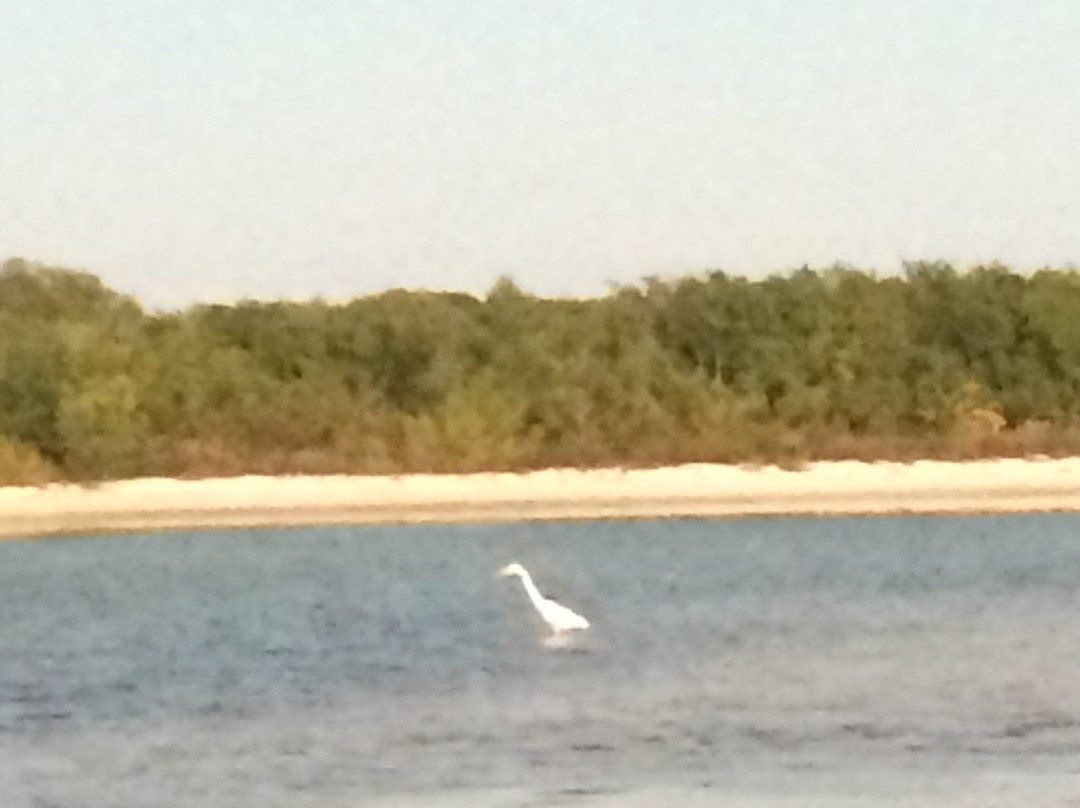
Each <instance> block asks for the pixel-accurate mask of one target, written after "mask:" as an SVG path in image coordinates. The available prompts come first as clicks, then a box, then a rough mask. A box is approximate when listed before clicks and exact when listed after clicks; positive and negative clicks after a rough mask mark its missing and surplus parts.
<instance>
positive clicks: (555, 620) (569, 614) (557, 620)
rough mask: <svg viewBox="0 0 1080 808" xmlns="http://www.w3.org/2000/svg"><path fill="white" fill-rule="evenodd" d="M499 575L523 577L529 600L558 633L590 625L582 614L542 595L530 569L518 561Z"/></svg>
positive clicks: (578, 629) (503, 569)
mask: <svg viewBox="0 0 1080 808" xmlns="http://www.w3.org/2000/svg"><path fill="white" fill-rule="evenodd" d="M499 575H502V576H504V577H505V576H507V575H516V576H518V577H519V578H520V579H521V585H522V586H524V587H525V594H527V595H528V596H529V600H531V601H532V605H533V606H535V607H536V611H538V612H539V613H540V616H541V617H542V618H543V619H544V622H545V623H547V624H548V625H549V626H551V630H552V631H553V632H554V633H555V634H556V635H558V634H562V633H563V632H564V631H580V630H582V629H586V628H588V627H589V621H588V620H586V619H585V618H584V617H582V616H581V615H580V614H578V613H577V612H575V611H573V610H571V609H568V608H566V607H565V606H563V605H562V604H561V603H556V602H555V601H553V600H551V598H545V597H544V596H543V595H541V594H540V590H539V589H537V588H536V584H534V583H533V579H532V576H531V575H529V571H528V570H527V569H525V568H524V567H523V566H521V565H520V564H518V563H517V562H515V563H513V564H507V565H506V566H505V567H503V568H502V569H501V570H499Z"/></svg>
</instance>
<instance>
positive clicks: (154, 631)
mask: <svg viewBox="0 0 1080 808" xmlns="http://www.w3.org/2000/svg"><path fill="white" fill-rule="evenodd" d="M1078 537H1080V518H1077V517H1073V516H1039V517H1031V516H1029V517H1011V518H966V519H926V518H907V519H828V520H825V519H822V520H810V519H790V520H779V519H778V520H745V521H731V522H709V521H677V522H645V523H631V524H622V523H593V524H546V525H542V524H519V525H503V526H490V527H429V528H355V529H342V528H333V529H322V530H299V531H287V532H277V533H272V532H271V533H259V532H251V533H221V534H198V535H182V534H181V535H176V534H172V535H157V536H143V537H125V538H111V539H104V538H103V539H78V540H70V541H66V540H55V541H45V542H27V543H14V544H6V545H0V591H2V592H3V596H4V599H3V608H4V617H3V620H2V621H0V658H2V659H3V664H2V665H0V794H3V795H12V796H10V797H6V798H5V800H4V801H3V805H5V806H13V808H20V806H23V805H26V806H34V807H35V808H40V806H58V807H62V808H66V807H67V806H80V807H84V806H95V807H96V806H142V805H154V806H190V805H199V806H209V807H210V808H214V807H215V806H248V805H250V806H259V808H267V807H268V806H295V805H311V806H319V808H335V806H355V805H390V806H402V807H404V806H435V805H439V806H454V805H460V806H466V805H468V806H483V805H491V806H496V805H498V806H504V808H505V807H508V806H539V805H579V804H580V805H620V806H626V805H629V806H645V805H670V804H673V803H678V804H680V805H681V806H682V808H689V806H693V805H697V804H700V805H715V804H719V803H720V802H722V803H723V804H727V805H741V806H792V808H794V806H800V808H805V806H813V805H822V806H826V805H827V806H844V805H851V806H856V805H857V806H883V805H890V806H892V805H907V804H918V805H926V804H933V805H957V806H959V805H972V806H974V805H978V806H981V807H982V808H985V807H986V806H994V805H1003V806H1004V805H1009V806H1012V805H1017V806H1019V805H1025V806H1027V805H1034V804H1038V805H1043V806H1055V805H1073V806H1076V805H1080V673H1078V671H1080V667H1078V665H1077V660H1078V659H1080V598H1078V597H1077V590H1078V589H1080V538H1078ZM510 559H519V560H521V561H522V562H523V563H524V564H525V565H526V566H527V567H528V568H529V569H530V570H531V571H532V572H533V573H534V574H535V575H536V578H537V581H538V583H539V584H540V586H541V587H542V589H543V590H544V591H545V594H547V595H549V596H551V597H554V598H555V599H556V600H559V601H560V602H563V603H570V604H573V605H574V607H575V609H580V611H581V612H582V613H583V614H586V615H587V616H588V617H589V620H590V622H591V623H592V627H591V628H590V629H589V630H588V631H586V632H582V633H577V634H568V635H565V636H564V637H560V638H558V639H553V638H550V637H548V632H547V630H546V628H545V626H544V625H543V623H542V622H541V621H540V619H539V618H538V616H537V615H536V613H535V612H534V611H533V610H532V608H531V607H530V605H529V603H528V601H527V600H525V598H524V597H523V596H522V593H521V591H520V587H517V586H513V587H511V586H508V585H506V581H504V580H499V579H497V578H496V576H495V572H496V571H497V570H498V569H499V568H500V567H501V566H502V565H503V564H505V563H506V562H507V561H508V560H510ZM515 584H516V582H515ZM1033 800H1034V801H1033ZM1070 800H1071V802H1070Z"/></svg>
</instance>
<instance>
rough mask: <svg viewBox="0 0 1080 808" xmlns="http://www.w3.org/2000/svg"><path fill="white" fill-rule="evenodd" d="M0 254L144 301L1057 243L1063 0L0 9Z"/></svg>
mask: <svg viewBox="0 0 1080 808" xmlns="http://www.w3.org/2000/svg"><path fill="white" fill-rule="evenodd" d="M0 19H2V20H3V24H2V25H0V179H2V184H0V257H8V256H13V255H20V256H24V257H27V258H31V259H38V260H42V261H45V262H49V263H58V264H63V265H67V266H73V267H80V268H85V269H89V270H91V271H93V272H96V273H98V274H99V275H101V276H102V277H103V278H104V279H105V280H106V281H107V282H108V283H110V284H111V285H113V286H115V287H116V288H118V289H120V290H122V291H125V292H130V293H133V294H136V295H137V296H139V297H140V298H142V299H143V300H144V301H145V302H146V303H147V304H149V305H151V306H168V307H172V306H177V305H184V304H187V303H189V302H192V301H195V300H201V301H212V300H213V301H218V300H220V301H228V300H234V299H236V298H239V297H243V296H251V297H262V298H276V297H290V298H297V297H300V298H302V297H309V296H313V295H323V296H326V297H330V298H334V299H340V298H345V297H350V296H353V295H356V294H366V293H369V292H373V291H378V290H382V289H386V288H390V287H394V286H408V287H427V288H438V289H461V290H465V291H470V292H478V293H482V292H484V291H485V290H487V289H488V288H489V287H490V285H491V284H492V282H493V281H494V280H495V279H496V278H497V277H498V276H499V275H501V274H509V275H511V276H512V277H514V278H515V279H516V280H517V281H518V282H519V283H520V284H521V285H522V286H524V287H525V288H527V289H530V290H532V291H535V292H539V293H542V294H560V295H565V294H571V295H587V294H595V293H601V292H603V291H604V290H605V289H606V288H607V286H606V285H607V283H608V282H611V281H615V282H633V281H637V280H639V279H641V278H642V277H643V276H646V275H651V274H659V275H661V276H668V275H673V274H681V273H684V272H691V271H702V270H708V269H715V268H722V269H726V270H728V271H732V272H737V273H745V274H749V275H752V276H760V275H763V274H767V273H769V272H773V271H780V270H786V269H790V268H792V267H794V266H798V265H801V264H803V263H810V264H811V265H825V264H830V263H832V262H834V261H845V262H848V263H852V264H855V265H857V266H860V267H863V268H867V269H876V270H878V271H881V272H892V271H896V270H898V269H899V265H900V261H901V260H903V259H936V258H944V259H947V260H951V261H954V262H956V263H958V264H960V265H967V264H970V263H974V262H980V261H990V260H994V259H1000V260H1002V261H1005V262H1006V263H1010V264H1012V265H1014V266H1016V267H1017V268H1021V269H1029V268H1033V267H1036V266H1039V265H1043V264H1052V265H1057V266H1062V265H1065V264H1068V263H1074V262H1075V263H1080V132H1078V131H1077V127H1078V123H1080V4H1077V3H1066V2H1060V0H1055V1H1053V2H1051V1H1050V0H982V1H981V2H972V1H971V0H945V1H944V2H943V1H942V0H905V1H904V2H897V1H896V0H890V2H877V1H876V0H817V2H812V3H811V2H806V0H726V1H725V0H670V1H669V2H665V3H660V2H655V0H654V1H653V2H646V1H645V0H619V1H618V2H609V1H608V0H573V1H572V2H570V1H568V0H531V2H518V0H490V1H489V2H482V3H481V2H469V1H468V0H387V1H386V2H383V0H367V1H366V2H365V0H353V2H346V0H34V2H28V1H27V0H0Z"/></svg>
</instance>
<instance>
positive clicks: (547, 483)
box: [0, 459, 1080, 538]
mask: <svg viewBox="0 0 1080 808" xmlns="http://www.w3.org/2000/svg"><path fill="white" fill-rule="evenodd" d="M1036 511H1080V459H1068V460H993V461H978V462H971V463H941V462H931V461H921V462H917V463H911V464H900V463H873V464H868V463H857V462H836V463H815V464H811V465H809V466H808V467H806V468H805V469H803V470H799V471H785V470H782V469H778V468H773V467H768V468H744V467H735V466H722V465H703V464H699V465H686V466H677V467H671V468H659V469H647V470H631V471H622V470H617V469H603V470H593V471H578V470H548V471H538V472H532V473H528V474H472V475H430V474H418V475H405V476H400V477H348V476H327V477H254V476H252V477H234V478H225V479H208V480H167V479H140V480H127V481H123V482H114V483H105V484H102V485H99V486H94V487H80V486H72V485H49V486H44V487H40V488H32V487H26V488H22V487H10V488H0V536H2V537H9V538H10V537H22V536H36V535H48V534H62V533H85V532H114V531H142V530H146V531H151V530H176V529H195V528H234V527H235V528H240V527H277V526H299V525H316V524H408V523H431V522H443V523H448V522H500V521H512V520H520V519H649V518H666V517H737V516H753V515H780V514H786V515H807V514H812V515H841V514H900V513H906V514H919V513H923V514H926V513H1009V512H1036Z"/></svg>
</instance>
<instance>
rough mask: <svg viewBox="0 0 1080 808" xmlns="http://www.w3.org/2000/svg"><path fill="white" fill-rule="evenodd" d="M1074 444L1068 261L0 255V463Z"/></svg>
mask: <svg viewBox="0 0 1080 808" xmlns="http://www.w3.org/2000/svg"><path fill="white" fill-rule="evenodd" d="M1077 451H1080V274H1078V273H1077V272H1075V271H1062V270H1043V271H1040V272H1036V273H1034V274H1031V275H1021V274H1018V273H1014V272H1011V271H1009V270H1008V269H1007V268H1005V267H1002V266H999V265H990V266H980V267H974V268H972V269H969V270H967V271H958V270H956V269H954V268H953V267H951V266H948V265H946V264H940V263H936V264H928V263H919V264H910V265H908V266H906V267H905V272H904V274H903V275H902V276H899V277H884V278H879V277H877V276H875V275H873V274H871V273H866V272H861V271H858V270H855V269H851V268H847V267H833V268H828V269H824V270H820V271H815V270H811V269H809V268H805V267H804V268H803V269H800V270H798V271H795V272H793V273H790V274H787V275H782V276H781V275H777V276H772V277H769V278H765V279H763V280H760V281H751V280H748V279H745V278H739V277H732V276H729V275H726V274H724V273H721V272H714V273H710V274H706V275H703V276H692V277H683V278H675V279H672V280H667V281H662V280H658V279H649V280H647V281H645V282H644V283H642V284H640V285H637V286H628V287H623V288H617V289H614V290H612V292H611V293H610V294H609V295H607V296H605V297H603V298H599V299H594V300H552V299H543V298H538V297H535V296H532V295H530V294H528V293H527V292H524V291H523V290H521V289H519V288H518V287H517V286H515V285H514V284H513V282H512V281H510V280H509V279H505V278H504V279H501V280H500V281H499V282H498V283H497V284H496V285H495V286H494V287H493V288H492V290H491V292H490V293H489V294H488V295H487V296H486V297H485V298H483V299H477V298H474V297H471V296H468V295H463V294H444V293H433V292H407V291H402V290H395V291H391V292H387V293H384V294H380V295H375V296H371V297H366V298H358V299H356V300H353V301H350V302H348V303H346V304H343V305H329V304H326V303H323V302H320V301H312V302H308V303H256V302H250V301H248V302H243V303H240V304H237V305H235V306H194V307H192V308H189V309H187V310H185V311H182V312H174V313H147V312H144V311H143V310H142V309H141V308H140V307H139V305H138V304H137V303H136V302H135V301H134V300H133V299H131V298H130V297H127V296H124V295H121V294H119V293H117V292H115V291H113V290H111V289H109V288H108V287H106V286H105V285H104V284H103V283H101V281H100V280H99V279H97V278H96V277H94V276H92V275H89V274H86V273H81V272H75V271H71V270H64V269H56V268H51V267H44V266H38V265H33V264H29V263H27V262H25V261H22V260H18V259H16V260H12V261H8V262H7V263H5V264H4V265H3V268H2V269H0V482H3V483H27V482H43V481H48V480H52V479H65V478H66V479H80V480H88V479H104V478H115V477H127V476H135V475H144V474H165V475H173V476H204V475H214V474H242V473H253V472H254V473H278V474H280V473H397V472H406V471H476V470H482V469H526V468H535V467H543V466H552V465H577V466H591V465H650V464H663V463H674V462H687V461H716V462H780V463H786V464H797V463H800V462H802V461H805V460H808V459H813V458H841V457H853V458H861V459H910V458H914V457H955V458H962V457H976V456H988V455H1023V454H1033V453H1040V454H1057V453H1066V452H1068V453H1072V452H1077Z"/></svg>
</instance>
